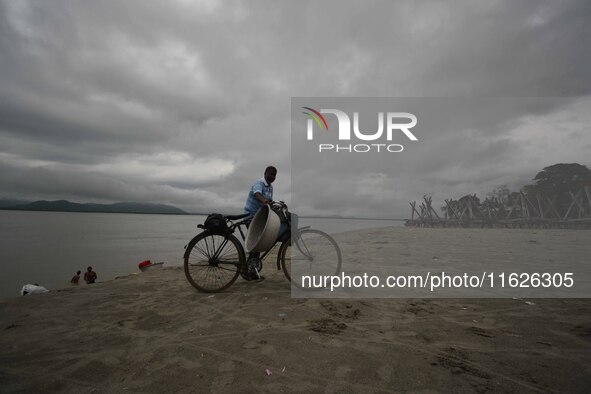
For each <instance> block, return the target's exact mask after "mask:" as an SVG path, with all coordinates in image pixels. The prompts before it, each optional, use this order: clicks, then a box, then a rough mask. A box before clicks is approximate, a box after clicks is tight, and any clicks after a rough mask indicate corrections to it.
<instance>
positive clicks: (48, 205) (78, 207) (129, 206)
mask: <svg viewBox="0 0 591 394" xmlns="http://www.w3.org/2000/svg"><path fill="white" fill-rule="evenodd" d="M5 201H7V200H5ZM0 208H1V209H10V210H19V211H58V212H107V213H157V214H186V212H185V211H183V210H182V209H179V208H176V207H173V206H170V205H164V204H150V203H139V202H118V203H115V204H94V203H86V204H80V203H76V202H70V201H67V200H58V201H45V200H42V201H34V202H31V203H26V204H16V205H12V206H10V205H8V206H7V205H5V206H0Z"/></svg>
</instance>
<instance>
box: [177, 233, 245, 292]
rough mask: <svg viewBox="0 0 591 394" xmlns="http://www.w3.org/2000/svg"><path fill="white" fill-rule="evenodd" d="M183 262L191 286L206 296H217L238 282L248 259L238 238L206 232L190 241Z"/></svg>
mask: <svg viewBox="0 0 591 394" xmlns="http://www.w3.org/2000/svg"><path fill="white" fill-rule="evenodd" d="M184 260H185V276H186V277H187V279H188V280H189V283H191V285H193V286H194V287H195V288H197V289H198V290H200V291H203V292H205V293H218V292H220V291H223V290H225V289H227V288H228V287H230V285H232V283H234V282H235V281H236V278H238V275H239V273H240V270H239V268H240V266H242V265H243V264H245V262H246V257H245V255H244V249H243V248H242V245H241V244H240V241H238V239H237V238H236V237H235V236H233V235H231V234H228V235H222V234H214V233H211V232H203V233H201V234H199V235H197V236H196V237H195V238H193V239H192V240H191V242H189V245H187V249H186V250H185V255H184Z"/></svg>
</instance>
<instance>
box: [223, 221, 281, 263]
mask: <svg viewBox="0 0 591 394" xmlns="http://www.w3.org/2000/svg"><path fill="white" fill-rule="evenodd" d="M249 223H250V219H244V220H241V221H239V222H236V223H232V224H231V225H230V226H229V229H230V231H229V233H230V234H233V233H234V232H236V229H238V232H239V233H240V238H241V241H242V242H243V243H244V242H245V241H246V235H245V234H244V231H243V229H242V228H243V227H247V226H248V224H249ZM285 231H286V232H287V233H288V234H289V239H290V240H291V224H290V223H289V222H288V223H287V229H286V230H285ZM287 242H289V241H287ZM279 243H280V242H277V241H276V242H275V243H274V244H273V246H272V247H271V249H269V250H267V251H266V252H264V253H263V254H262V255H261V256H260V257H259V259H260V260H261V261H263V260H264V259H265V257H267V255H269V253H271V252H272V251H273V250H274V249H275V247H277V244H279ZM277 270H278V271H280V270H281V263H280V262H279V259H277Z"/></svg>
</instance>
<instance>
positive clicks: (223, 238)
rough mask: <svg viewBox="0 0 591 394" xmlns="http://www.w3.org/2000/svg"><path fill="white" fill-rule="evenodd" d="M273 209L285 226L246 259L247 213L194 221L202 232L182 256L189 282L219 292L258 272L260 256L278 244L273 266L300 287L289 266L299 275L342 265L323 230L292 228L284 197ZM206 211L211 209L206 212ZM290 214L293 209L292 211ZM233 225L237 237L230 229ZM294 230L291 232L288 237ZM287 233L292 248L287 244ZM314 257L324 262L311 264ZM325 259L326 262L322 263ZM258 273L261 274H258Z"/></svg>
mask: <svg viewBox="0 0 591 394" xmlns="http://www.w3.org/2000/svg"><path fill="white" fill-rule="evenodd" d="M272 206H273V210H275V211H276V212H277V213H278V215H279V216H280V217H283V218H284V220H282V223H285V226H286V228H285V231H284V232H283V234H281V235H280V236H279V238H278V239H277V240H276V241H275V243H274V244H273V246H272V247H271V248H270V249H269V250H267V251H265V252H262V255H260V256H252V255H251V256H250V258H249V259H248V260H247V258H246V252H245V250H244V247H243V243H244V242H245V240H246V236H245V233H244V228H248V224H249V223H250V221H251V219H250V218H248V217H247V216H248V214H243V215H219V216H220V217H221V218H220V219H223V224H225V226H224V225H220V226H217V228H207V227H206V226H204V225H198V226H197V227H199V228H201V229H203V232H201V233H199V234H198V235H196V236H195V237H194V238H193V239H192V240H191V241H190V242H189V243H188V244H187V245H186V246H185V253H184V256H183V259H184V269H185V276H186V277H187V280H188V281H189V283H191V285H193V286H194V287H195V288H197V289H198V290H200V291H202V292H205V293H218V292H221V291H223V290H225V289H227V288H228V287H230V286H231V285H232V284H233V283H234V282H235V281H236V279H237V278H238V276H239V275H240V274H241V273H242V274H244V273H256V275H257V276H259V273H260V272H261V270H262V268H263V260H264V259H265V258H266V257H267V256H268V255H269V254H270V253H271V252H272V251H273V250H274V249H275V247H276V246H277V245H278V244H280V246H279V250H278V252H277V270H281V269H282V270H283V273H284V274H285V276H286V277H287V279H288V280H289V281H290V282H292V283H293V284H294V285H295V286H298V287H300V288H301V283H300V281H294V280H293V279H294V278H292V271H293V272H296V271H297V275H296V276H299V277H300V279H301V275H299V274H300V273H306V274H308V275H313V274H316V275H318V274H319V273H324V274H326V275H338V274H339V273H340V269H341V262H342V256H341V250H340V248H339V246H338V245H337V243H336V241H335V240H334V239H333V238H332V237H331V236H330V235H328V234H327V233H325V232H323V231H320V230H315V229H311V228H310V226H306V227H301V228H297V224H296V225H295V227H296V228H295V230H294V229H292V222H291V220H290V218H291V214H290V213H289V210H288V208H287V205H286V204H285V203H284V202H283V201H279V202H273V203H272ZM210 216H211V215H210ZM294 216H295V215H294ZM236 230H238V233H239V234H240V236H241V239H242V242H241V241H240V240H239V239H238V238H237V237H236V236H235V235H234V233H235V232H236ZM292 232H294V235H295V236H294V237H292ZM292 239H293V242H294V243H295V246H296V247H295V250H292ZM317 258H321V259H322V262H323V263H325V264H323V265H322V266H320V265H319V264H314V263H315V262H316V261H317ZM326 262H328V264H326ZM259 277H260V276H259Z"/></svg>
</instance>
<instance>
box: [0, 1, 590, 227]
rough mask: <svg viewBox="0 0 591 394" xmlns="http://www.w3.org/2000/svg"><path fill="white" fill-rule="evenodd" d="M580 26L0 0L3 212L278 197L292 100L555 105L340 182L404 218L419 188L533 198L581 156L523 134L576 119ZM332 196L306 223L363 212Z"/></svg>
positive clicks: (396, 7) (292, 8) (493, 8)
mask: <svg viewBox="0 0 591 394" xmlns="http://www.w3.org/2000/svg"><path fill="white" fill-rule="evenodd" d="M590 19H591V6H590V4H589V2H588V1H574V0H571V1H563V2H554V1H499V2H471V1H460V2H441V1H424V2H411V1H407V2H389V1H369V2H339V1H327V2H311V1H303V2H282V3H276V2H270V1H254V2H217V1H195V2H191V1H188V0H183V1H181V0H179V1H150V2H145V1H139V0H136V1H125V2H120V1H100V2H87V1H73V0H72V1H24V0H23V1H9V0H0V51H1V53H2V56H0V73H1V74H0V75H2V83H1V84H0V142H1V144H2V145H1V146H0V165H2V178H1V179H2V182H1V183H0V197H1V196H3V195H7V196H8V195H10V196H14V197H24V198H27V197H30V196H34V197H35V198H42V197H55V198H72V199H74V198H78V199H81V200H82V199H83V200H86V201H109V200H110V201H119V200H131V199H133V200H138V201H152V202H167V203H171V204H175V205H178V206H181V207H183V208H185V209H189V210H201V209H204V208H210V207H212V209H213V208H215V207H216V206H217V207H222V208H223V207H226V208H232V209H238V208H240V207H241V205H242V204H243V200H244V196H245V194H246V190H247V189H248V187H249V186H250V184H251V183H252V181H253V180H254V179H257V178H258V177H260V176H262V171H263V169H264V168H265V167H266V165H268V164H275V165H276V166H277V167H278V168H279V176H278V179H277V184H276V191H277V193H280V194H281V195H282V196H284V197H286V198H289V195H290V193H291V188H290V180H291V176H290V173H289V169H290V146H289V141H290V123H289V118H290V100H289V99H290V97H293V96H325V97H326V96H385V97H389V96H390V97H423V96H431V97H434V96H435V97H450V96H451V97H494V96H496V97H508V96H509V97H510V96H513V97H532V96H534V97H536V96H540V97H541V96H550V97H567V99H565V100H555V101H551V102H537V103H536V102H528V103H527V104H526V105H523V103H521V105H514V104H515V103H511V102H510V103H508V104H507V103H505V104H503V103H502V102H496V105H501V106H502V105H505V106H506V108H503V109H502V111H501V110H500V109H498V111H483V113H482V114H479V116H476V115H475V116H473V117H472V118H473V119H475V120H476V119H478V121H479V122H480V125H481V126H482V127H479V128H478V129H477V130H473V131H471V132H470V131H467V130H460V129H461V128H460V127H457V128H454V127H452V125H450V127H449V129H448V130H447V131H445V133H443V132H442V133H443V134H441V135H423V136H421V142H422V143H423V144H424V145H423V150H422V151H421V152H420V153H417V155H416V157H405V160H404V162H403V163H400V165H399V167H400V168H404V169H405V171H404V172H402V173H391V172H388V171H387V170H385V169H379V167H376V168H370V167H368V168H367V174H368V175H367V176H366V177H362V178H359V179H357V178H351V179H350V180H349V181H351V182H354V183H356V184H360V185H366V186H367V187H377V188H379V190H380V192H379V193H378V194H376V195H374V196H372V197H371V198H372V199H374V200H375V201H374V200H372V204H374V205H375V204H378V205H379V204H380V201H379V200H380V199H381V200H382V203H383V202H384V201H392V200H395V201H397V203H396V204H394V205H396V207H397V208H396V210H400V212H398V211H396V212H398V213H397V214H396V215H398V216H404V215H405V212H406V210H407V201H408V200H411V199H416V198H417V197H420V195H421V194H422V193H429V192H430V191H429V190H427V189H429V187H428V186H427V185H429V186H430V187H432V188H435V189H436V190H437V193H440V194H441V195H445V196H446V197H448V196H449V194H452V193H461V194H465V193H468V192H471V191H472V189H471V188H474V187H475V185H476V186H478V187H479V188H482V189H483V190H484V189H486V188H487V187H489V186H491V185H495V184H500V183H511V182H515V183H519V182H520V181H522V180H525V181H527V179H528V178H527V177H531V176H533V175H534V173H535V172H536V171H537V170H539V169H541V166H543V165H550V164H554V163H552V162H543V160H540V159H539V157H543V158H546V159H548V160H550V159H552V160H558V161H569V160H568V159H567V158H568V157H574V158H579V157H584V156H583V154H582V153H581V152H582V149H583V148H584V147H585V146H588V145H589V144H590V142H589V137H587V135H586V134H584V133H582V132H581V131H580V130H579V131H577V130H578V129H577V127H578V126H577V127H575V126H573V125H572V124H571V125H570V126H566V131H564V132H563V136H562V139H560V140H558V141H556V140H555V136H554V134H553V133H555V131H554V132H553V131H552V130H550V129H545V130H544V131H539V132H538V134H537V135H532V133H533V132H532V131H531V130H532V129H531V127H529V126H527V124H526V123H527V122H528V121H530V118H544V117H552V116H553V115H552V114H555V113H558V114H560V113H562V114H563V115H562V118H560V119H561V121H562V122H566V120H567V119H570V118H571V117H573V116H574V114H579V113H581V112H584V110H583V109H584V106H585V105H588V101H586V99H585V98H584V97H583V96H586V95H588V94H589V93H590V87H591V83H590V82H591V81H590V79H591V73H589V72H588V64H589V63H590V60H591V55H590V53H591V51H590V50H589V49H590V45H589V43H590V37H591V28H590V27H589V24H588V23H587V21H588V20H590ZM582 108H583V109H582ZM494 113H502V114H503V119H495V118H493V116H494V115H491V114H494ZM524 115H527V116H526V117H524ZM585 121H586V120H584V121H583V123H584V122H585ZM577 124H578V125H580V124H581V122H579V123H577ZM542 128H543V127H542V126H541V125H540V127H539V128H538V130H541V129H542ZM458 130H460V131H458ZM577 133H578V134H577ZM545 139H550V140H552V143H554V144H559V145H558V147H555V148H554V149H553V150H552V151H551V152H550V153H549V152H548V151H549V149H548V143H547V142H546V143H543V142H542V141H544V140H545ZM574 141H577V143H574ZM460 148H461V155H460V154H458V153H457V152H460V150H457V151H455V152H454V149H460ZM566 149H570V150H571V151H570V152H568V154H567V151H566ZM309 164H310V166H311V168H313V166H312V164H313V163H309ZM583 164H586V163H583ZM378 170H379V171H378ZM532 172H534V173H532ZM309 174H310V176H316V177H317V178H318V174H317V173H316V174H315V173H314V171H313V170H311V171H310V172H309ZM515 179H517V180H518V181H515ZM319 181H322V179H319ZM364 182H369V183H367V184H366V183H364ZM394 185H396V187H394ZM338 186H339V185H338V184H337V185H332V184H331V185H330V187H324V188H323V189H322V192H319V193H321V194H326V197H325V198H318V200H317V202H316V204H317V207H314V208H312V207H311V208H310V209H311V210H312V209H313V210H315V212H319V213H321V212H325V211H326V210H327V209H328V208H331V207H332V208H338V209H339V210H343V211H345V210H346V211H350V213H351V214H355V212H361V211H363V209H361V210H360V209H357V208H356V207H358V206H359V205H360V204H362V202H363V201H368V200H367V198H368V197H367V196H365V195H363V194H354V193H344V191H343V189H341V188H339V187H338ZM341 186H342V185H341ZM479 190H480V189H479ZM334 195H341V196H347V198H344V197H343V199H342V200H340V202H338V203H336V202H334V201H333V203H332V205H331V203H330V199H331V196H334ZM456 197H457V196H456ZM393 209H394V208H393ZM369 211H370V209H366V212H364V214H371V212H369ZM331 213H332V212H331Z"/></svg>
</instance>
